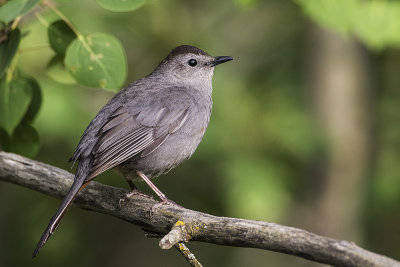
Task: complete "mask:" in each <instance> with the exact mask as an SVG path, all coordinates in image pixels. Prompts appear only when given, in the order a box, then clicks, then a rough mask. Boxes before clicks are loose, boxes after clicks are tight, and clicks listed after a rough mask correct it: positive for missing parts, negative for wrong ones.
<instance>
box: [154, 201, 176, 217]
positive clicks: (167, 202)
mask: <svg viewBox="0 0 400 267" xmlns="http://www.w3.org/2000/svg"><path fill="white" fill-rule="evenodd" d="M163 205H172V206H176V207H181V208H182V206H180V205H178V204H176V203H175V202H174V201H172V200H170V199H168V198H166V197H165V198H163V199H162V200H161V201H160V202H158V203H157V204H154V205H153V206H152V207H151V209H150V217H151V216H152V215H153V213H154V212H155V211H156V210H157V209H158V208H160V207H161V206H163Z"/></svg>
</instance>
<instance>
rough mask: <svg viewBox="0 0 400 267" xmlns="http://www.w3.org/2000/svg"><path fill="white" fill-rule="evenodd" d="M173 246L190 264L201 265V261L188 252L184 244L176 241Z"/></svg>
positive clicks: (195, 266)
mask: <svg viewBox="0 0 400 267" xmlns="http://www.w3.org/2000/svg"><path fill="white" fill-rule="evenodd" d="M174 247H175V248H176V249H177V250H178V251H179V253H181V254H182V255H183V256H184V257H185V259H186V260H187V261H188V262H189V263H190V265H192V266H194V267H203V265H201V263H200V262H199V261H198V260H197V259H196V257H195V256H194V254H193V253H192V252H190V250H189V249H188V247H187V246H186V245H185V244H183V243H178V244H175V245H174Z"/></svg>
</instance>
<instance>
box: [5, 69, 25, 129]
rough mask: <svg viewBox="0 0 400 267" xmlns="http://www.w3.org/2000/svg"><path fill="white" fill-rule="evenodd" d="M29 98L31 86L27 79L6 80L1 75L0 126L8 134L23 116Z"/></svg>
mask: <svg viewBox="0 0 400 267" xmlns="http://www.w3.org/2000/svg"><path fill="white" fill-rule="evenodd" d="M31 99H32V87H31V83H30V82H29V81H28V80H26V79H18V80H11V81H6V79H5V77H4V76H3V78H2V79H1V81H0V127H1V128H3V129H4V130H5V131H6V132H7V133H8V135H10V136H11V135H12V133H13V131H14V129H15V128H16V127H17V125H18V124H19V123H20V121H21V120H22V118H23V117H24V115H25V113H26V111H27V109H28V107H29V103H30V102H31Z"/></svg>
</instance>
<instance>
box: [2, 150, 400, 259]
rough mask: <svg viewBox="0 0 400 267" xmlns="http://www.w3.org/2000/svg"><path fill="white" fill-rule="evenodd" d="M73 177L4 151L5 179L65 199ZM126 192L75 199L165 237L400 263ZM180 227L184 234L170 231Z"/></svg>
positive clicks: (94, 186) (105, 189)
mask: <svg viewBox="0 0 400 267" xmlns="http://www.w3.org/2000/svg"><path fill="white" fill-rule="evenodd" d="M73 177H74V176H73V174H71V173H69V172H67V171H64V170H61V169H59V168H56V167H53V166H50V165H47V164H45V163H41V162H37V161H34V160H31V159H27V158H24V157H22V156H19V155H16V154H12V153H5V152H0V180H3V181H7V182H11V183H14V184H18V185H21V186H24V187H27V188H31V189H33V190H36V191H39V192H42V193H45V194H48V195H51V196H55V197H59V198H62V197H63V196H64V195H65V194H66V193H67V191H68V189H69V187H70V185H71V184H72V181H73ZM125 193H127V190H125V189H119V188H114V187H110V186H106V185H102V184H99V183H96V182H92V183H91V184H89V186H87V187H86V188H85V189H84V190H82V191H81V192H80V193H79V194H78V196H77V198H76V200H75V202H74V203H75V204H76V205H78V206H79V207H81V208H84V209H88V210H92V211H97V212H101V213H105V214H109V215H112V216H115V217H118V218H120V219H123V220H125V221H128V222H131V223H132V224H135V225H137V226H139V227H141V228H142V229H144V230H145V231H147V232H152V233H157V234H161V235H165V234H167V236H166V238H165V239H164V241H165V240H175V241H173V242H178V241H187V240H192V241H202V242H208V243H214V244H219V245H227V246H240V247H251V248H260V249H266V250H272V251H277V252H282V253H286V254H290V255H295V256H298V257H302V258H305V259H309V260H312V261H317V262H321V263H326V264H330V265H334V266H382V267H383V266H385V267H386V266H400V262H398V261H395V260H393V259H390V258H388V257H385V256H382V255H379V254H375V253H373V252H370V251H367V250H364V249H362V248H360V247H358V246H357V245H356V244H354V243H352V242H348V241H341V240H335V239H332V238H328V237H323V236H319V235H316V234H313V233H310V232H307V231H305V230H301V229H296V228H292V227H288V226H282V225H278V224H275V223H269V222H263V221H251V220H244V219H237V218H226V217H216V216H212V215H209V214H205V213H201V212H197V211H193V210H188V209H185V208H183V207H180V206H172V205H162V206H160V208H158V209H157V210H156V211H155V212H154V213H153V214H152V216H150V213H149V211H150V209H151V207H152V206H153V205H154V204H156V203H158V202H157V201H155V200H154V199H152V198H151V197H146V196H143V195H134V196H132V197H131V198H129V199H127V200H126V201H125V202H123V204H122V205H121V206H120V205H119V199H120V198H121V196H123V195H124V194H125ZM174 226H175V227H174ZM177 228H178V230H176V229H177ZM171 229H172V231H171ZM170 231H171V233H170V234H168V233H169V232H170ZM176 232H178V235H181V238H175V237H173V236H171V235H176ZM179 232H181V233H179ZM179 239H181V240H179ZM163 244H165V242H164V243H163V242H161V243H160V246H163ZM172 245H173V244H172ZM168 247H171V246H168Z"/></svg>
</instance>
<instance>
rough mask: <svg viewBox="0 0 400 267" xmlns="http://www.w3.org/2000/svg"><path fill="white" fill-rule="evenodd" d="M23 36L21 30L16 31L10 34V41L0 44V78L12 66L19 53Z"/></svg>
mask: <svg viewBox="0 0 400 267" xmlns="http://www.w3.org/2000/svg"><path fill="white" fill-rule="evenodd" d="M20 39H21V34H20V31H19V29H18V28H17V29H15V30H13V31H12V32H10V33H9V34H8V39H7V40H6V41H4V42H2V43H1V44H0V76H1V75H2V74H3V72H4V71H5V70H6V68H7V67H8V65H10V62H11V60H12V59H13V57H14V55H15V53H16V52H17V49H18V46H19V41H20Z"/></svg>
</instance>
